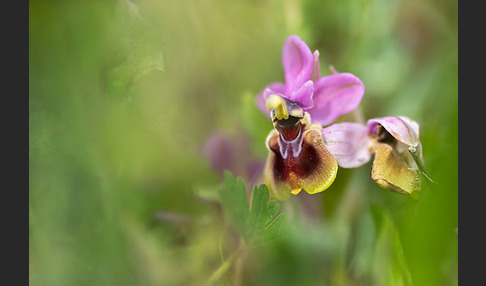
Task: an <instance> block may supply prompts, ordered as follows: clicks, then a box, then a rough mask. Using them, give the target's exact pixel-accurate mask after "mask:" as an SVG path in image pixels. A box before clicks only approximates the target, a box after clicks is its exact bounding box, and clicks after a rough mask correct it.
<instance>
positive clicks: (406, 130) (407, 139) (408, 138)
mask: <svg viewBox="0 0 486 286" xmlns="http://www.w3.org/2000/svg"><path fill="white" fill-rule="evenodd" d="M367 124H368V132H369V133H374V131H375V130H376V125H377V124H380V125H382V126H383V128H385V130H386V131H387V132H388V133H390V135H391V136H393V137H394V138H395V139H397V140H398V141H400V142H402V143H403V144H405V145H407V146H408V147H411V146H413V147H415V150H416V152H417V154H418V155H419V157H420V159H422V160H423V155H422V144H421V143H420V139H419V135H420V133H419V125H418V123H417V122H415V121H413V120H411V119H410V118H408V117H406V116H385V117H378V118H373V119H370V120H368V122H367Z"/></svg>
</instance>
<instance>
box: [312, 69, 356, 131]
mask: <svg viewBox="0 0 486 286" xmlns="http://www.w3.org/2000/svg"><path fill="white" fill-rule="evenodd" d="M364 90H365V88H364V84H363V83H362V82H361V80H360V79H359V78H357V77H356V76H355V75H353V74H350V73H337V74H332V75H328V76H324V77H321V78H320V79H319V80H318V81H317V82H315V83H314V97H313V100H314V107H313V108H312V109H310V110H308V112H309V114H310V115H311V118H312V120H313V121H315V122H319V123H320V124H322V125H327V124H329V123H331V122H333V121H334V120H335V119H336V118H338V117H339V116H341V115H343V114H346V113H348V112H351V111H352V110H354V109H355V108H356V107H358V105H359V103H360V102H361V99H362V98H363V95H364Z"/></svg>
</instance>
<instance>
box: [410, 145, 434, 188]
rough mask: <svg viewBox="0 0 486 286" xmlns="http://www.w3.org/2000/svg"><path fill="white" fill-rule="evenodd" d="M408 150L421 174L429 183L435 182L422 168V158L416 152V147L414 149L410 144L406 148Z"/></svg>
mask: <svg viewBox="0 0 486 286" xmlns="http://www.w3.org/2000/svg"><path fill="white" fill-rule="evenodd" d="M408 151H409V152H410V154H411V155H412V158H413V160H414V161H415V163H416V164H417V167H418V168H419V170H420V172H421V173H422V175H424V177H425V178H427V180H429V181H430V182H431V183H433V184H437V183H436V182H435V181H434V180H432V178H431V177H430V176H429V175H428V174H427V172H426V171H425V168H424V165H423V163H422V160H420V157H419V155H418V154H417V149H415V147H413V146H411V147H410V148H408Z"/></svg>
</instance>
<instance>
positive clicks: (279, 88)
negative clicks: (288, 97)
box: [256, 82, 285, 118]
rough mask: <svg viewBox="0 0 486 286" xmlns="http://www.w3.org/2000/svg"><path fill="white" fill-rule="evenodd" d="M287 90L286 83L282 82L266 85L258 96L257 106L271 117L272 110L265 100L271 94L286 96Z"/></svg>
mask: <svg viewBox="0 0 486 286" xmlns="http://www.w3.org/2000/svg"><path fill="white" fill-rule="evenodd" d="M284 92H285V85H284V84H283V83H281V82H274V83H271V84H269V85H268V86H267V87H265V88H264V89H263V90H262V91H261V92H260V93H259V94H258V96H257V97H256V105H257V107H258V108H259V109H260V110H261V111H262V112H263V113H264V114H265V115H267V116H268V118H271V116H270V111H269V110H268V109H267V105H266V103H265V101H266V100H267V97H268V96H269V95H270V94H278V95H280V96H282V97H285V96H284V95H283V94H284Z"/></svg>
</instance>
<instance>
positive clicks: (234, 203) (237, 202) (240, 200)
mask: <svg viewBox="0 0 486 286" xmlns="http://www.w3.org/2000/svg"><path fill="white" fill-rule="evenodd" d="M221 202H222V205H223V212H224V214H225V215H226V217H227V219H228V222H229V223H230V224H231V225H232V226H233V227H234V228H235V229H236V230H237V231H238V232H240V233H245V224H246V220H247V217H248V212H249V204H248V196H247V194H246V188H245V183H244V182H243V179H241V178H235V177H234V176H233V174H232V173H231V172H229V171H225V181H224V187H223V189H222V191H221Z"/></svg>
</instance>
